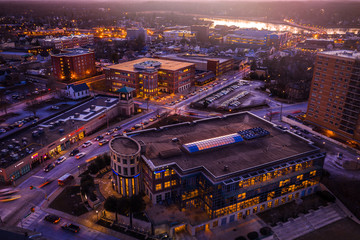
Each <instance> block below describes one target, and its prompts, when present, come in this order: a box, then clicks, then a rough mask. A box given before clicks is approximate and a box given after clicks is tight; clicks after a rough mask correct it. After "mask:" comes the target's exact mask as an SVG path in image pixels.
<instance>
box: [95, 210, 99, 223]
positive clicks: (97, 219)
mask: <svg viewBox="0 0 360 240" xmlns="http://www.w3.org/2000/svg"><path fill="white" fill-rule="evenodd" d="M96 221H99V211H98V210H96Z"/></svg>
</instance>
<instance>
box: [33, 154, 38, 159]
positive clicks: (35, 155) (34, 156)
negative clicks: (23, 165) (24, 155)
mask: <svg viewBox="0 0 360 240" xmlns="http://www.w3.org/2000/svg"><path fill="white" fill-rule="evenodd" d="M37 156H39V154H38V153H35V154H34V155H32V156H31V159H34V158H36V157H37Z"/></svg>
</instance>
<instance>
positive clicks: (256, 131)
mask: <svg viewBox="0 0 360 240" xmlns="http://www.w3.org/2000/svg"><path fill="white" fill-rule="evenodd" d="M238 133H239V134H240V135H241V136H242V137H243V138H244V139H246V140H251V139H256V138H260V137H264V136H267V135H269V134H270V133H269V131H267V130H265V129H263V128H261V127H255V128H251V129H246V130H242V131H240V132H238Z"/></svg>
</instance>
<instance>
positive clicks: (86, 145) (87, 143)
mask: <svg viewBox="0 0 360 240" xmlns="http://www.w3.org/2000/svg"><path fill="white" fill-rule="evenodd" d="M91 144H92V142H91V141H87V142H84V144H83V145H82V147H83V148H87V147H88V146H90V145H91Z"/></svg>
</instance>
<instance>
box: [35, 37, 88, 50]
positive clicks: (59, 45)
mask: <svg viewBox="0 0 360 240" xmlns="http://www.w3.org/2000/svg"><path fill="white" fill-rule="evenodd" d="M40 44H41V46H43V47H51V48H55V49H66V48H76V47H85V46H87V45H93V44H94V36H93V35H84V34H82V35H71V36H63V37H58V38H54V37H46V38H45V39H44V40H42V41H41V42H40Z"/></svg>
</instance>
